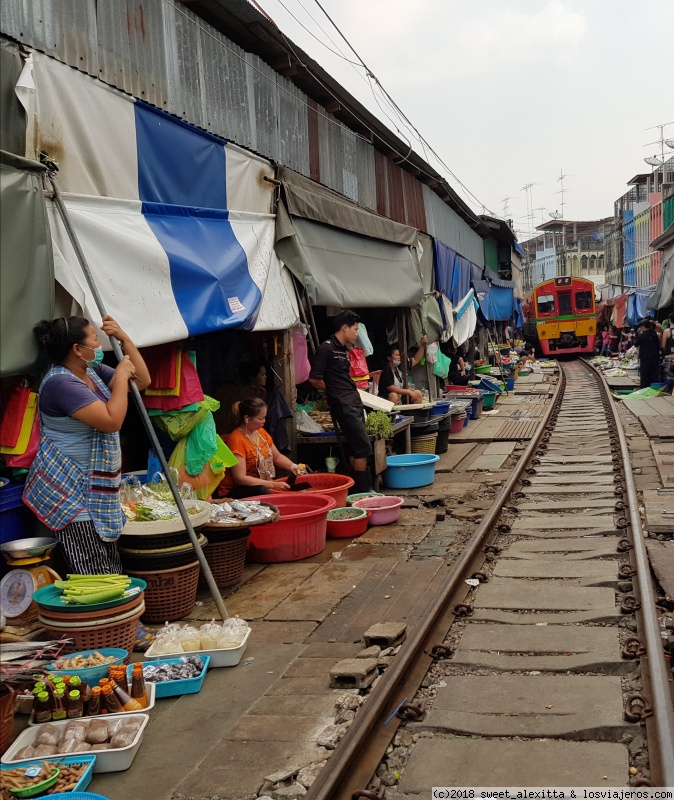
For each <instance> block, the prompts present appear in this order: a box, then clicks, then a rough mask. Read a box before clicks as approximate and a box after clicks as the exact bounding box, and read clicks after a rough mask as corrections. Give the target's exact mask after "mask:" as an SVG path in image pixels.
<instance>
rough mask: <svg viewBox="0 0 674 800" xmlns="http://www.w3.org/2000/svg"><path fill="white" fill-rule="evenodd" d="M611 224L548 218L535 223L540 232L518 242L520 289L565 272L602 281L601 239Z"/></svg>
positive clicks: (600, 221) (596, 282)
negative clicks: (522, 254)
mask: <svg viewBox="0 0 674 800" xmlns="http://www.w3.org/2000/svg"><path fill="white" fill-rule="evenodd" d="M612 223H613V219H612V218H611V217H607V218H606V219H600V220H591V221H583V220H561V219H559V220H550V221H549V222H544V223H543V224H542V225H539V226H538V227H537V228H536V230H538V231H541V234H540V236H535V237H534V238H532V239H529V240H528V241H526V242H523V243H522V246H523V248H524V251H525V257H524V264H523V267H522V276H523V277H522V283H523V290H524V292H525V293H526V292H528V291H530V290H531V289H532V288H533V287H534V286H536V285H537V284H539V283H541V282H542V281H545V280H550V279H551V278H556V277H563V276H566V275H569V276H573V277H579V278H580V277H582V278H587V279H588V280H591V281H592V282H593V283H595V284H602V283H604V281H605V264H606V261H605V241H606V238H607V235H608V232H609V231H610V226H611V225H612Z"/></svg>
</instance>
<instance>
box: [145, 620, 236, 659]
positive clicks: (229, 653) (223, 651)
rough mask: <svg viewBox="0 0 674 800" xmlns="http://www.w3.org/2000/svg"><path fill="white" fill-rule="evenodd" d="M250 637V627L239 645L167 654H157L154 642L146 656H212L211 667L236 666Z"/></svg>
mask: <svg viewBox="0 0 674 800" xmlns="http://www.w3.org/2000/svg"><path fill="white" fill-rule="evenodd" d="M249 637H250V628H248V631H247V633H246V635H245V636H244V637H243V641H242V642H241V644H240V645H239V646H238V647H221V648H218V649H217V650H190V651H188V652H185V653H166V654H165V655H164V654H162V655H155V654H154V653H153V652H152V651H153V648H154V644H153V645H152V647H149V648H148V649H147V650H146V651H145V653H144V655H145V658H147V659H149V660H151V661H160V660H162V659H165V658H175V657H176V656H178V657H179V656H201V657H203V656H210V664H209V666H210V667H235V666H236V665H237V664H238V663H239V661H241V658H242V656H243V654H244V652H245V650H246V645H247V644H248V638H249Z"/></svg>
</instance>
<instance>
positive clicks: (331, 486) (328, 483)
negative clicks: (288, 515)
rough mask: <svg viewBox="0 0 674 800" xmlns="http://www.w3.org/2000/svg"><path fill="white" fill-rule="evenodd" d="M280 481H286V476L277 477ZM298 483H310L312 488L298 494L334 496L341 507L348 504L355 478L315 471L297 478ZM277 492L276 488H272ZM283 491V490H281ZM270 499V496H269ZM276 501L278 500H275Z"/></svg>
mask: <svg viewBox="0 0 674 800" xmlns="http://www.w3.org/2000/svg"><path fill="white" fill-rule="evenodd" d="M277 480H278V481H279V482H284V481H285V480H286V479H285V478H277ZM297 483H310V484H311V489H303V490H302V491H301V492H297V494H324V495H326V496H327V497H332V498H334V501H335V504H336V505H337V506H338V507H339V508H343V507H344V506H345V505H346V498H347V495H348V494H349V490H350V489H351V487H352V486H353V478H350V477H349V476H348V475H339V474H337V473H334V472H314V473H312V474H311V475H302V476H300V477H299V478H298V479H297ZM272 491H273V492H274V494H276V490H274V489H273V490H272ZM279 491H282V490H279ZM267 499H269V498H267ZM274 503H276V500H274Z"/></svg>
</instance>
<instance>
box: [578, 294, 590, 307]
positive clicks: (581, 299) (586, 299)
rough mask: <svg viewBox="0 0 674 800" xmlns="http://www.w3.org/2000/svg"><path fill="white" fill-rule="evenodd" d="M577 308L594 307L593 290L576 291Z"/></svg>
mask: <svg viewBox="0 0 674 800" xmlns="http://www.w3.org/2000/svg"><path fill="white" fill-rule="evenodd" d="M576 308H577V309H578V311H581V310H587V309H591V308H592V292H576Z"/></svg>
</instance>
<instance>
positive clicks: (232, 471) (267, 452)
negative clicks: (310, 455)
mask: <svg viewBox="0 0 674 800" xmlns="http://www.w3.org/2000/svg"><path fill="white" fill-rule="evenodd" d="M232 412H233V413H234V417H235V419H236V420H237V422H238V426H237V427H236V428H235V429H234V430H233V431H232V433H230V434H229V436H227V437H225V439H226V442H227V445H228V447H229V449H230V450H231V451H232V453H234V455H235V456H236V458H237V461H238V463H237V464H236V465H235V466H233V467H229V468H228V469H227V470H226V471H225V476H224V478H223V479H222V481H221V482H220V486H218V489H217V495H218V497H230V498H232V499H237V498H242V497H253V496H255V495H258V494H269V492H270V490H271V489H272V488H273V489H279V490H281V491H285V490H288V489H289V488H290V486H289V484H287V483H286V482H285V481H275V480H274V478H275V477H276V468H277V467H279V468H280V469H285V470H287V471H288V472H292V473H293V475H299V474H302V473H303V472H304V470H303V469H300V467H299V466H298V465H297V464H293V462H292V461H291V460H290V459H289V458H287V457H286V456H284V455H283V454H282V453H280V452H279V451H278V450H277V449H276V446H275V444H274V442H273V441H272V438H271V436H270V435H269V434H268V433H267V431H266V430H264V427H263V426H264V423H265V418H266V415H267V404H266V403H265V402H264V400H260V399H259V398H258V397H248V398H246V399H245V400H241V401H240V402H238V403H234V405H233V406H232Z"/></svg>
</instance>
